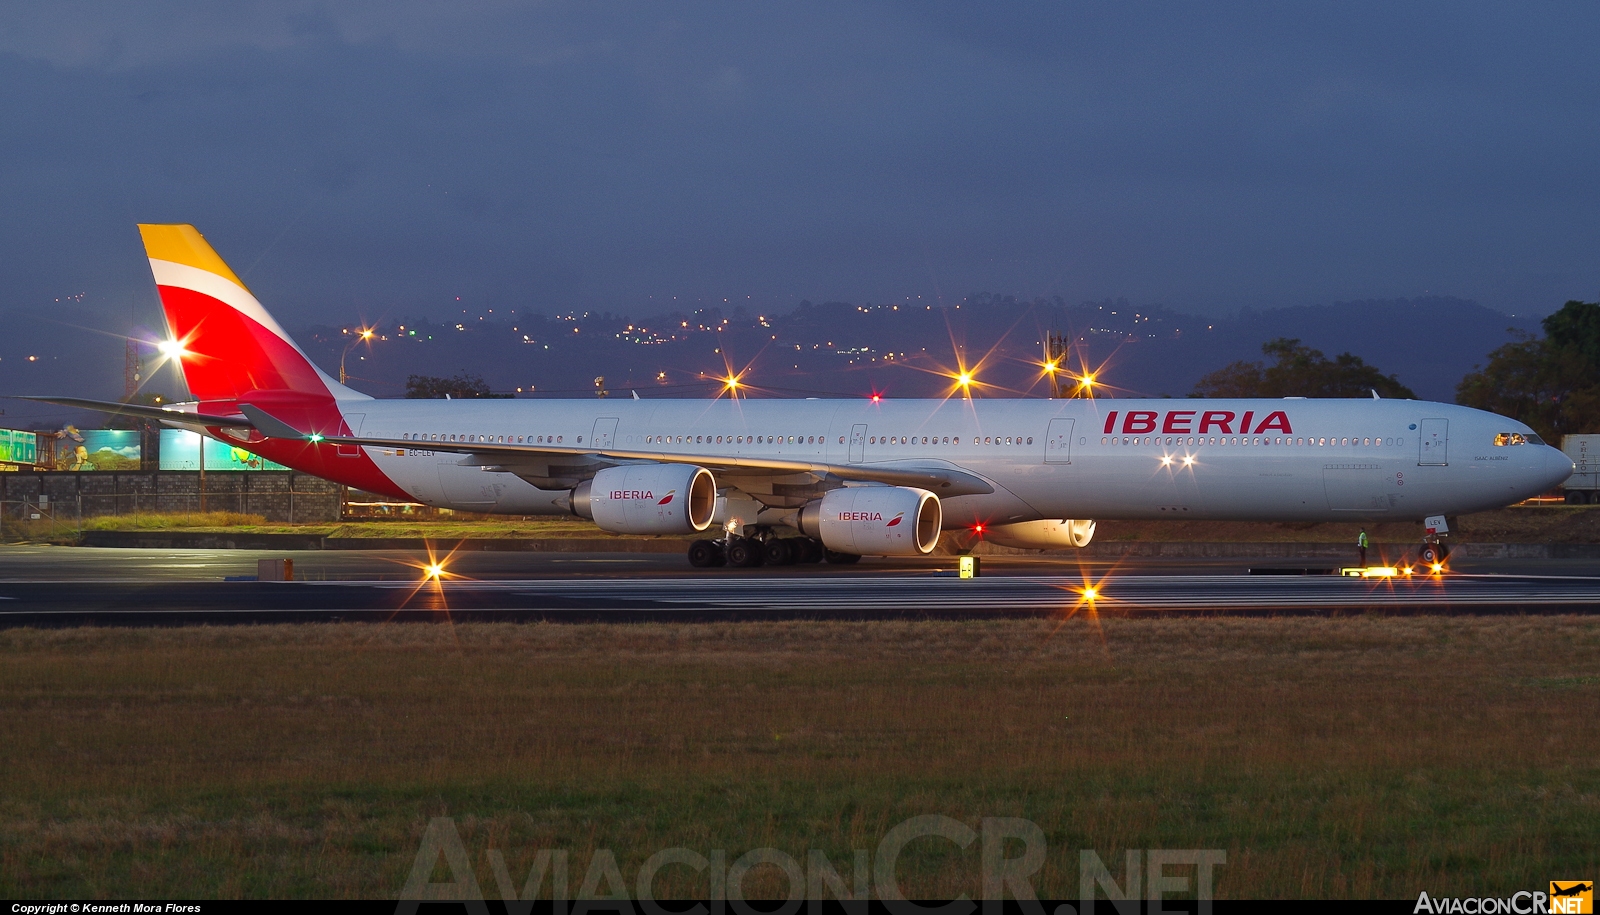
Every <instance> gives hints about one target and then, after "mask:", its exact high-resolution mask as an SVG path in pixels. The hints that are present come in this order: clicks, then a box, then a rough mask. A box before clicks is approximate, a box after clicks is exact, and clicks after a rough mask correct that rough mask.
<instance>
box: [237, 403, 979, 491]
mask: <svg viewBox="0 0 1600 915" xmlns="http://www.w3.org/2000/svg"><path fill="white" fill-rule="evenodd" d="M239 409H240V411H242V412H243V413H244V414H245V416H246V417H248V418H249V419H250V422H251V425H253V426H254V427H255V428H256V429H257V430H258V431H260V432H261V433H262V434H263V435H266V436H268V437H269V438H286V439H299V440H301V441H316V442H328V443H330V444H334V445H360V446H363V447H367V448H383V449H389V450H394V451H411V450H417V451H444V452H451V453H455V454H463V455H471V456H474V457H478V458H480V459H493V460H494V463H497V464H502V463H503V464H512V465H514V464H516V463H518V461H519V459H520V460H523V461H527V460H536V459H539V458H543V457H548V456H561V457H587V458H598V459H601V460H608V461H616V462H619V463H627V462H631V461H640V462H655V463H661V464H695V465H697V466H700V467H705V468H707V469H708V470H721V471H726V472H733V473H738V474H741V475H763V474H772V475H782V474H792V473H812V474H818V475H831V476H834V477H837V478H839V479H841V480H849V481H851V482H860V483H885V484H888V485H891V486H915V487H917V488H919V489H926V490H928V491H929V492H932V493H935V494H936V495H939V496H941V497H950V496H964V495H978V494H982V493H990V492H994V487H993V486H991V485H990V484H989V483H988V481H986V480H984V479H983V478H982V477H980V476H978V475H977V474H973V473H969V472H967V471H965V470H957V469H955V468H953V467H947V466H941V465H940V464H937V463H927V462H893V463H883V464H832V463H828V462H825V461H807V460H797V459H794V458H779V457H765V456H756V455H720V456H719V455H705V454H688V453H674V452H670V451H640V450H637V449H632V448H598V449H597V448H584V447H582V446H568V445H517V444H509V443H505V442H489V441H481V442H435V441H426V442H423V441H412V440H410V439H393V438H367V437H363V436H347V435H325V436H324V435H310V434H307V433H305V432H301V431H300V430H298V429H296V428H294V427H293V426H291V425H289V424H288V423H286V422H283V421H282V420H280V419H278V418H277V417H275V416H273V415H272V414H270V413H268V412H267V411H265V410H263V409H261V408H260V407H257V406H255V405H253V404H247V403H246V404H240V405H239Z"/></svg>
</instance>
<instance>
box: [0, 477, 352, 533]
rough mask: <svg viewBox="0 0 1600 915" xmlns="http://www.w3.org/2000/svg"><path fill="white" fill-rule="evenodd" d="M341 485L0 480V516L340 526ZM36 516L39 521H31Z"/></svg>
mask: <svg viewBox="0 0 1600 915" xmlns="http://www.w3.org/2000/svg"><path fill="white" fill-rule="evenodd" d="M339 506H340V492H339V484H337V483H333V482H330V481H328V480H324V479H322V478H320V477H314V476H311V475H310V474H305V473H299V472H297V471H293V470H287V471H256V472H250V473H208V474H206V475H205V491H204V492H203V493H202V492H201V489H200V474H199V473H198V472H193V471H183V470H115V471H95V472H87V473H73V472H70V471H67V472H60V471H46V472H42V473H0V516H3V518H4V519H6V520H18V521H26V520H42V518H43V517H45V516H48V517H50V518H53V519H56V520H57V521H65V520H66V519H69V518H70V519H73V521H74V522H75V521H77V520H78V519H82V518H91V517H95V516H99V515H127V514H134V513H136V512H197V511H202V510H204V511H214V512H215V511H228V512H239V513H241V514H254V515H261V516H263V517H265V518H266V519H267V520H268V521H276V522H287V523H290V524H293V523H297V522H299V523H309V522H329V521H338V520H339ZM33 514H40V515H41V519H32V518H31V515H33Z"/></svg>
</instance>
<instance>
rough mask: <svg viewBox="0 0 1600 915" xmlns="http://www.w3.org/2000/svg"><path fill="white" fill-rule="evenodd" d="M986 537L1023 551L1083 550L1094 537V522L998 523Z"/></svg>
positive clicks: (987, 530) (984, 534) (1083, 520)
mask: <svg viewBox="0 0 1600 915" xmlns="http://www.w3.org/2000/svg"><path fill="white" fill-rule="evenodd" d="M983 539H985V540H987V541H989V542H990V543H997V544H999V545H1001V546H1012V547H1016V548H1018V549H1022V550H1062V549H1066V548H1067V547H1073V548H1075V549H1082V548H1084V547H1086V546H1088V545H1089V541H1090V540H1093V539H1094V522H1093V521H1090V520H1088V519H1080V520H1076V521H1071V520H1068V521H1021V522H1018V523H1016V524H997V525H995V526H994V527H991V528H987V529H985V530H984V532H983Z"/></svg>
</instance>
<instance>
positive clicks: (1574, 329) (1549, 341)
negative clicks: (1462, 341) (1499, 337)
mask: <svg viewBox="0 0 1600 915" xmlns="http://www.w3.org/2000/svg"><path fill="white" fill-rule="evenodd" d="M1541 323H1542V326H1543V327H1544V332H1545V335H1544V336H1543V337H1535V336H1533V335H1532V334H1528V333H1523V332H1520V331H1516V330H1512V331H1511V334H1512V335H1513V336H1514V337H1515V338H1516V339H1514V340H1512V341H1511V342H1510V343H1507V344H1506V345H1505V346H1502V347H1500V348H1499V349H1496V350H1495V351H1494V352H1491V353H1490V354H1489V362H1488V364H1487V365H1485V366H1484V367H1483V368H1481V369H1479V370H1478V371H1475V372H1472V373H1471V374H1469V375H1467V377H1465V378H1463V379H1461V383H1460V384H1459V385H1457V386H1456V403H1459V404H1462V405H1464V406H1468V407H1476V408H1477V409H1479V410H1488V411H1489V412H1491V413H1499V414H1500V415H1502V416H1509V417H1511V418H1512V419H1515V420H1518V421H1519V422H1524V423H1527V424H1528V425H1530V426H1532V427H1533V429H1534V431H1535V432H1538V433H1539V434H1540V435H1541V436H1543V437H1545V438H1547V439H1549V440H1551V441H1552V442H1554V441H1558V440H1559V439H1560V437H1561V436H1563V435H1566V434H1568V433H1573V432H1588V431H1595V430H1600V303H1595V302H1568V303H1567V304H1565V305H1563V306H1562V307H1561V310H1560V311H1558V312H1556V313H1555V314H1553V315H1551V316H1549V317H1548V318H1545V319H1544V321H1543V322H1541Z"/></svg>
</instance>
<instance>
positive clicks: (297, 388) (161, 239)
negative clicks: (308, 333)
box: [139, 225, 366, 401]
mask: <svg viewBox="0 0 1600 915" xmlns="http://www.w3.org/2000/svg"><path fill="white" fill-rule="evenodd" d="M139 234H140V235H141V236H142V237H143V238H144V250H145V254H147V255H148V256H149V257H150V270H151V272H152V273H154V274H155V278H156V287H157V288H158V289H159V290H160V292H161V308H162V310H163V311H164V312H165V313H166V316H167V327H168V329H169V330H170V331H171V333H172V339H173V340H175V341H177V342H178V344H179V345H181V346H182V348H183V349H182V352H181V354H180V359H179V362H180V363H181V366H182V369H183V377H184V381H185V382H187V383H188V385H189V392H190V393H191V394H193V395H194V397H195V399H197V400H200V401H238V400H240V399H242V398H245V397H246V396H247V395H251V394H255V393H258V392H261V393H278V392H291V391H292V392H295V393H298V394H306V395H312V396H314V397H325V398H329V399H330V400H361V399H366V395H365V394H362V393H360V392H357V391H352V390H350V389H349V388H346V387H344V386H343V385H341V384H339V383H338V382H336V381H334V380H333V379H331V378H329V377H328V376H327V375H325V374H323V373H322V371H321V370H320V369H318V368H317V367H316V366H315V365H313V364H312V363H311V360H310V359H308V358H306V354H305V353H304V352H302V351H301V350H300V348H299V347H298V346H296V345H295V344H294V341H292V340H290V339H289V335H288V334H286V333H284V332H283V328H282V327H279V326H278V322H277V321H274V320H273V319H272V315H270V314H268V313H267V310H266V309H265V308H263V307H261V303H260V302H258V301H256V297H255V296H253V295H251V294H250V290H248V289H246V288H245V285H244V283H242V282H240V280H239V277H238V276H237V275H235V274H234V272H233V271H232V270H230V269H228V265H227V264H225V263H223V260H222V258H220V257H218V256H217V252H216V251H213V250H212V248H211V245H209V244H207V243H206V240H205V238H204V237H203V236H201V234H200V233H199V232H198V231H196V230H195V227H194V226H188V225H178V226H159V225H141V226H139Z"/></svg>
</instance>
